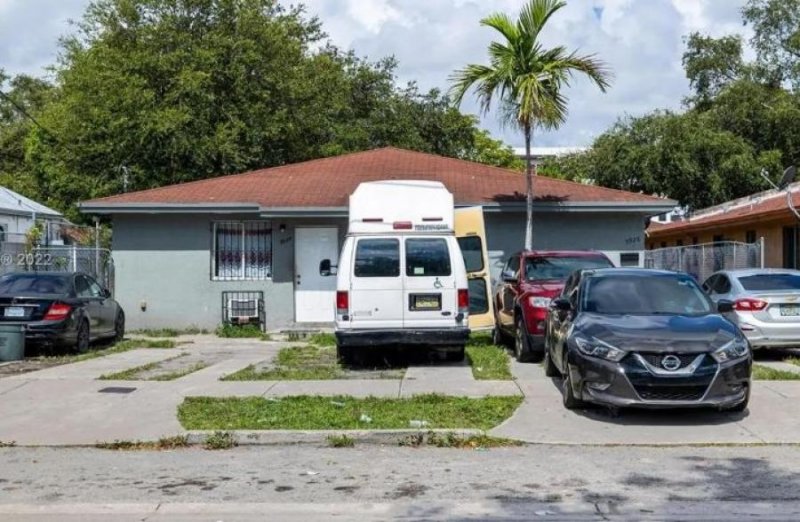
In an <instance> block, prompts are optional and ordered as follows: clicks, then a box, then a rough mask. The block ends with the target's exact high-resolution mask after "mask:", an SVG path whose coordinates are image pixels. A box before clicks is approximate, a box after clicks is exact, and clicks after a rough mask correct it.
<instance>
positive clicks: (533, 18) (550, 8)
mask: <svg viewBox="0 0 800 522" xmlns="http://www.w3.org/2000/svg"><path fill="white" fill-rule="evenodd" d="M566 5H567V3H566V2H564V1H563V0H531V1H530V2H529V3H527V4H525V5H524V6H523V7H522V10H521V11H520V13H519V20H518V21H517V27H518V30H519V31H520V32H523V33H525V34H526V35H528V36H529V37H530V38H531V39H533V40H536V39H537V38H538V37H539V33H541V32H542V29H544V26H545V25H547V21H548V20H549V19H550V18H551V17H552V16H553V15H554V14H556V12H557V11H558V10H559V9H561V8H562V7H564V6H566Z"/></svg>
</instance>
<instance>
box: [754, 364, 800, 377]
mask: <svg viewBox="0 0 800 522" xmlns="http://www.w3.org/2000/svg"><path fill="white" fill-rule="evenodd" d="M752 378H753V380H755V381H800V373H795V372H789V371H786V370H778V369H775V368H770V367H768V366H763V365H761V364H754V365H753V374H752Z"/></svg>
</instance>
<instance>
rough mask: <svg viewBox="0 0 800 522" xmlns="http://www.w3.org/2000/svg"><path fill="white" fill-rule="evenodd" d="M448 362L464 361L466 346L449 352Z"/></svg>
mask: <svg viewBox="0 0 800 522" xmlns="http://www.w3.org/2000/svg"><path fill="white" fill-rule="evenodd" d="M446 360H448V361H450V362H461V361H463V360H464V345H461V346H459V347H457V348H455V349H451V350H450V351H448V352H447V357H446Z"/></svg>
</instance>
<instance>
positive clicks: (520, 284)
mask: <svg viewBox="0 0 800 522" xmlns="http://www.w3.org/2000/svg"><path fill="white" fill-rule="evenodd" d="M613 266H614V264H613V263H612V262H611V261H610V260H609V259H608V258H607V257H606V256H605V255H603V254H601V253H600V252H591V251H568V250H557V251H543V250H540V251H530V252H518V253H516V254H514V255H513V256H511V257H510V258H508V261H506V264H505V266H504V267H503V272H502V273H501V275H500V277H501V280H502V282H501V284H500V285H499V286H498V288H497V291H496V292H495V295H494V304H495V306H494V309H495V322H494V324H495V328H494V342H495V343H496V344H506V345H510V344H511V343H510V340H511V339H514V354H515V355H516V357H517V360H518V361H539V360H541V358H542V356H543V355H544V334H545V331H544V329H545V322H546V319H547V309H548V307H549V306H550V300H551V299H552V298H553V297H556V296H557V295H559V294H560V293H561V290H562V289H563V288H564V282H565V281H566V280H567V277H569V275H570V274H571V273H572V272H574V271H575V270H580V269H585V268H586V269H591V268H609V267H613Z"/></svg>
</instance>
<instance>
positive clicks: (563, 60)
mask: <svg viewBox="0 0 800 522" xmlns="http://www.w3.org/2000/svg"><path fill="white" fill-rule="evenodd" d="M565 5H566V4H565V3H564V2H563V1H561V0H529V2H528V3H526V4H525V6H524V7H523V8H522V11H521V12H520V14H519V16H518V18H517V19H516V20H512V19H511V18H510V17H509V16H508V15H506V14H503V13H495V14H492V15H489V16H488V17H486V18H484V19H483V20H481V25H484V26H486V27H491V28H492V29H494V30H495V31H497V32H498V33H500V35H501V36H502V39H501V40H500V41H495V42H492V43H491V44H490V45H489V49H488V52H489V62H490V65H479V64H471V65H467V66H466V67H465V68H463V69H460V70H458V71H456V72H455V73H454V74H453V75H452V76H451V80H452V82H453V88H452V92H453V94H454V97H455V101H456V102H457V103H459V104H460V103H461V101H462V100H463V99H464V97H465V96H466V94H467V93H468V92H469V91H470V90H471V89H474V91H475V93H476V95H477V98H478V101H479V102H480V106H481V109H482V110H483V111H484V112H489V111H490V110H491V108H492V104H493V102H494V101H497V103H498V104H499V106H500V112H501V117H502V119H503V121H504V122H506V123H508V124H511V125H514V126H516V127H518V128H519V129H520V130H521V131H522V132H523V135H524V137H525V150H526V156H527V158H528V159H527V166H526V181H527V190H526V192H527V196H526V203H527V223H526V227H525V248H526V249H531V248H533V176H534V175H535V169H536V166H535V164H534V163H533V162H532V161H531V159H530V149H531V142H532V141H533V132H534V129H536V128H541V129H553V128H557V127H559V126H560V125H561V124H562V123H563V122H564V121H565V120H566V117H567V99H566V97H565V96H564V93H563V88H564V87H565V86H567V85H569V82H570V79H571V78H572V77H573V75H574V74H576V73H578V74H582V75H585V76H587V77H588V78H589V79H590V80H591V81H592V82H594V83H595V84H596V85H597V86H598V87H599V88H600V89H601V90H602V91H605V90H606V88H607V87H608V86H609V76H610V75H609V72H608V71H607V69H606V66H605V65H604V64H603V62H601V61H599V60H597V59H596V58H595V57H594V56H593V55H587V56H581V55H578V54H577V53H576V52H570V51H567V49H566V48H564V47H563V46H557V47H553V48H545V47H544V46H543V45H542V42H541V41H540V36H541V33H542V30H543V29H544V28H545V26H546V25H547V22H548V21H549V20H550V18H552V17H553V15H555V14H556V12H558V10H560V9H561V8H562V7H564V6H565Z"/></svg>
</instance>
